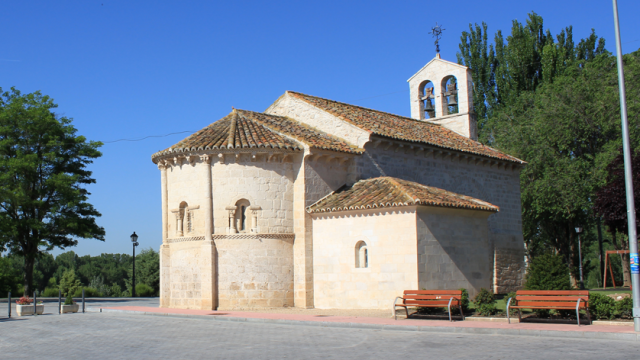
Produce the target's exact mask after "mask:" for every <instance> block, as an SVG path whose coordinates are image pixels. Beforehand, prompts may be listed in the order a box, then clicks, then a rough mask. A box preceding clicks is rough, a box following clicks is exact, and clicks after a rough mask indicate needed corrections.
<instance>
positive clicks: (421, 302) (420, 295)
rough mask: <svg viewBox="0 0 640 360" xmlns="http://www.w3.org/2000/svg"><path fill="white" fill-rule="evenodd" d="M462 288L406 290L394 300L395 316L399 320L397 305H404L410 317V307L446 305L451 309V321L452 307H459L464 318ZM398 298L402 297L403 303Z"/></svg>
mask: <svg viewBox="0 0 640 360" xmlns="http://www.w3.org/2000/svg"><path fill="white" fill-rule="evenodd" d="M461 297H462V290H405V291H404V295H403V296H398V297H396V299H395V300H394V301H393V317H394V318H395V319H396V320H398V316H397V314H396V307H403V308H404V311H405V312H406V313H407V318H408V317H409V310H408V308H409V307H446V308H447V309H448V310H449V321H453V320H451V307H452V306H453V307H456V306H457V307H458V309H460V315H461V316H462V320H464V314H463V313H462V306H460V298H461ZM398 299H402V304H398V303H397V302H398Z"/></svg>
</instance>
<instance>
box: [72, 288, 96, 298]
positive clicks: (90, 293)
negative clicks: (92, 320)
mask: <svg viewBox="0 0 640 360" xmlns="http://www.w3.org/2000/svg"><path fill="white" fill-rule="evenodd" d="M82 289H84V297H85V298H90V297H99V296H100V293H99V292H98V290H97V289H94V288H92V287H84V288H80V289H77V290H76V292H75V293H73V297H82Z"/></svg>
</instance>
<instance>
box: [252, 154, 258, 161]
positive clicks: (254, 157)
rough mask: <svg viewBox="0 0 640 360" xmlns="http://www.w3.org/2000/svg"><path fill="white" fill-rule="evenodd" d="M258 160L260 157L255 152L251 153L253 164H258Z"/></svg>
mask: <svg viewBox="0 0 640 360" xmlns="http://www.w3.org/2000/svg"><path fill="white" fill-rule="evenodd" d="M256 160H258V155H257V154H256V153H254V152H252V153H251V162H256Z"/></svg>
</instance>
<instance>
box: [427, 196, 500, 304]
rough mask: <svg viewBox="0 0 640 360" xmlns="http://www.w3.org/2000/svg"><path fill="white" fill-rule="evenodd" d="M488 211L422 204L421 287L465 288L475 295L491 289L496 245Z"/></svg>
mask: <svg viewBox="0 0 640 360" xmlns="http://www.w3.org/2000/svg"><path fill="white" fill-rule="evenodd" d="M489 215H490V213H488V212H486V211H474V210H466V209H464V210H462V209H446V208H437V207H422V206H421V207H419V208H418V215H417V231H418V273H419V275H418V276H419V282H420V289H429V290H446V289H460V288H465V289H467V290H468V291H469V296H471V297H474V296H475V295H476V293H477V292H478V291H480V288H487V289H489V288H491V285H492V278H493V273H492V270H493V263H492V248H491V244H490V241H489V231H488V226H487V217H488V216H489Z"/></svg>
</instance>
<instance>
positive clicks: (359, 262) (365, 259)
mask: <svg viewBox="0 0 640 360" xmlns="http://www.w3.org/2000/svg"><path fill="white" fill-rule="evenodd" d="M355 265H356V268H366V267H369V251H368V250H367V243H365V242H364V241H358V242H357V243H356V248H355Z"/></svg>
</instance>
